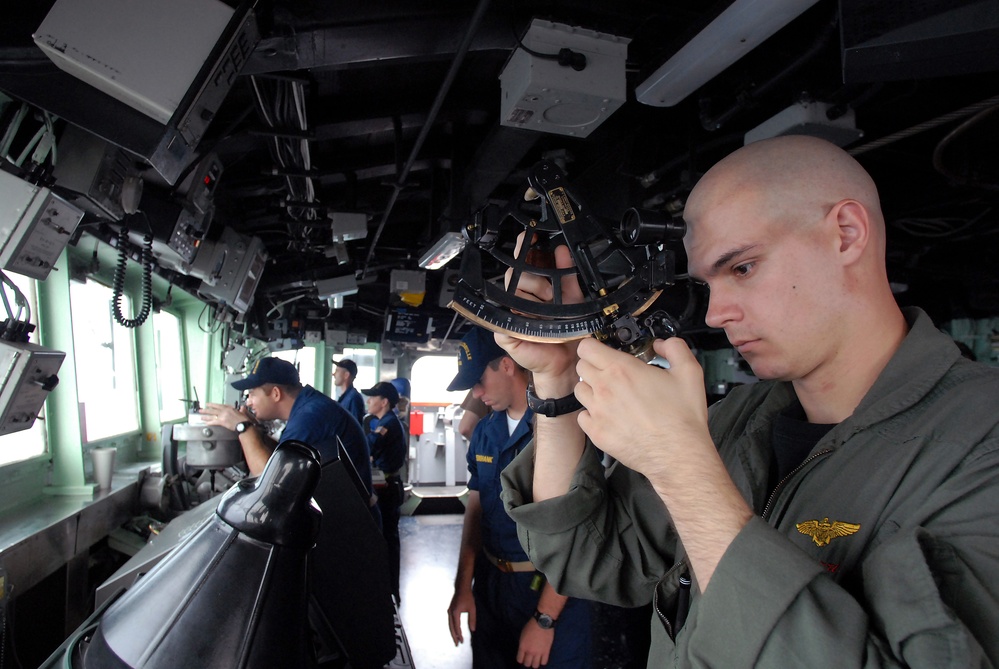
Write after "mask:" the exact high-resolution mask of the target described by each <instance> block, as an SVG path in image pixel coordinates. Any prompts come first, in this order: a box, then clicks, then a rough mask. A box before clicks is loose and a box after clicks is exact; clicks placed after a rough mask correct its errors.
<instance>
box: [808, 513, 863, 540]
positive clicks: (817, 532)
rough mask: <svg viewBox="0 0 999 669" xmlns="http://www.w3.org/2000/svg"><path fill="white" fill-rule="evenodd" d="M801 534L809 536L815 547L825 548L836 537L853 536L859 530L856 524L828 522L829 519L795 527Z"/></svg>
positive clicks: (811, 521) (812, 521)
mask: <svg viewBox="0 0 999 669" xmlns="http://www.w3.org/2000/svg"><path fill="white" fill-rule="evenodd" d="M795 527H797V528H798V531H799V532H801V533H802V534H805V535H807V536H810V537H811V538H812V541H814V542H815V545H816V546H826V545H828V544H829V542H830V541H832V540H833V539H836V538H837V537H847V536H850V535H851V534H855V533H856V532H857V530H859V529H860V525H857V524H856V523H844V522H843V521H841V520H834V521H833V522H831V523H830V522H829V518H823V519H822V520H806V521H805V522H803V523H798V524H797V525H795Z"/></svg>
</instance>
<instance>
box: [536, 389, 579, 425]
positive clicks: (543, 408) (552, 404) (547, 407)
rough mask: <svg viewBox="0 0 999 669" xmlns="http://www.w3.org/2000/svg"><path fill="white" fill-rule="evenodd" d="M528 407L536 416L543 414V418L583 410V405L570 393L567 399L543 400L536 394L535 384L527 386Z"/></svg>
mask: <svg viewBox="0 0 999 669" xmlns="http://www.w3.org/2000/svg"><path fill="white" fill-rule="evenodd" d="M527 406H529V407H530V408H531V411H533V412H534V413H536V414H541V415H542V416H548V417H549V418H554V417H555V416H563V415H565V414H567V413H572V412H573V411H579V410H580V409H582V408H583V405H582V404H581V403H580V402H579V400H577V399H576V395H575V393H570V394H568V395H566V396H565V397H559V398H558V399H551V398H549V399H546V400H543V399H541V398H540V397H538V396H537V395H535V394H534V384H533V383H531V384H528V386H527Z"/></svg>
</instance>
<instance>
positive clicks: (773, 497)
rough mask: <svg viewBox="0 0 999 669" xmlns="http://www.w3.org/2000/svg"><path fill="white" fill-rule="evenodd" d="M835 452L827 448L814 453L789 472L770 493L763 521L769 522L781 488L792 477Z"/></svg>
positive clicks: (762, 515)
mask: <svg viewBox="0 0 999 669" xmlns="http://www.w3.org/2000/svg"><path fill="white" fill-rule="evenodd" d="M833 450H834V449H831V448H826V449H823V450H821V451H818V452H817V453H812V454H811V455H809V456H808V457H807V458H805V459H804V460H803V461H802V463H801V464H800V465H798V466H797V467H795V468H794V469H792V470H791V471H789V472H788V473H787V474H786V475H785V476H784V478H782V479H781V480H780V483H778V484H777V486H776V487H775V488H774V491H773V492H772V493H770V498H769V499H768V500H767V503H766V506H764V507H763V513H761V514H760V517H761V518H763V520H767V515H768V514H769V513H770V507H771V506H773V503H774V500H776V499H777V495H778V494H780V491H781V488H783V487H784V484H785V483H787V482H788V480H789V479H790V478H791V477H792V476H794V475H795V474H797V473H798V472H800V471H801V470H802V469H803V468H804V467H805V465H807V464H808V463H809V462H811V461H812V460H814V459H815V458H817V457H819V456H820V455H828V454H829V453H832V452H833Z"/></svg>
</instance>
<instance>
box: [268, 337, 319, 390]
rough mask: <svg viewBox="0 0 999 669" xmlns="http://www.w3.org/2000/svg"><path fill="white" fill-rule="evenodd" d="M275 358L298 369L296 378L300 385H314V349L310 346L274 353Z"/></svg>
mask: <svg viewBox="0 0 999 669" xmlns="http://www.w3.org/2000/svg"><path fill="white" fill-rule="evenodd" d="M271 355H273V356H274V357H275V358H281V359H282V360H287V361H288V362H290V363H291V364H293V365H295V367H297V368H298V378H299V379H301V380H302V385H303V386H304V385H306V384H308V385H310V386H314V385H316V349H314V348H312V347H311V346H303V347H302V348H300V349H296V350H293V351H275V352H274V353H272V354H271Z"/></svg>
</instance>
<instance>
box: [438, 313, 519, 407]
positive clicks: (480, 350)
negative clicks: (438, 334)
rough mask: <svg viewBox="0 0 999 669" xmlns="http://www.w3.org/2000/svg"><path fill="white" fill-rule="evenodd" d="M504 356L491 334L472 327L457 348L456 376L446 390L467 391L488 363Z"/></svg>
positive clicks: (477, 380)
mask: <svg viewBox="0 0 999 669" xmlns="http://www.w3.org/2000/svg"><path fill="white" fill-rule="evenodd" d="M505 355H506V351H504V350H503V349H502V348H500V345H499V344H497V343H496V339H494V338H493V333H492V332H490V331H489V330H486V329H484V328H480V327H478V326H476V327H473V328H472V329H471V330H470V331H469V332H468V334H467V335H465V336H464V338H463V339H462V340H461V344H460V345H459V346H458V374H457V376H455V377H454V380H452V381H451V384H450V385H449V386H448V387H447V389H448V390H449V391H451V390H468V389H469V388H471V387H472V386H474V385H475V384H476V383H478V382H479V379H481V378H482V374H483V373H484V372H485V371H486V367H487V366H488V365H489V363H490V362H492V361H493V360H495V359H496V358H502V357H503V356H505Z"/></svg>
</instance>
